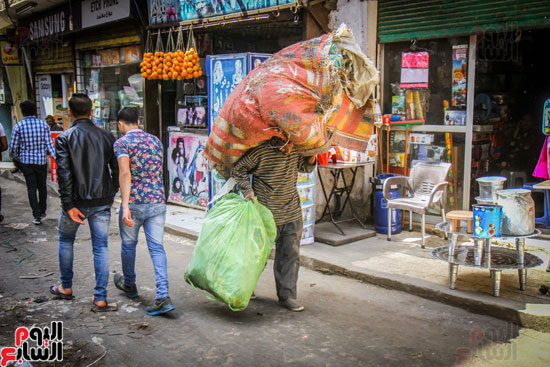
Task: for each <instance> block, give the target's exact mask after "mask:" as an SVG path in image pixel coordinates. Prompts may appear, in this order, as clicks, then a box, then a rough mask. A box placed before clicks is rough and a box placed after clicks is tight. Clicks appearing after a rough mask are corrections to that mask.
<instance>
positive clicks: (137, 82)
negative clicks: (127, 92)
mask: <svg viewBox="0 0 550 367" xmlns="http://www.w3.org/2000/svg"><path fill="white" fill-rule="evenodd" d="M128 83H129V84H130V87H132V88H134V89H135V90H136V92H138V93H143V80H142V76H141V74H133V75H130V76H129V77H128Z"/></svg>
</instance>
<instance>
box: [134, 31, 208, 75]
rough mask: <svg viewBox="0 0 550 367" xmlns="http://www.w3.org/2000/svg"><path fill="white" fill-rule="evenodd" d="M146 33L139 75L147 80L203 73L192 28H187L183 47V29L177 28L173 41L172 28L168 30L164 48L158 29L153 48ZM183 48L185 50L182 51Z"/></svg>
mask: <svg viewBox="0 0 550 367" xmlns="http://www.w3.org/2000/svg"><path fill="white" fill-rule="evenodd" d="M150 45H152V41H151V40H150V35H148V39H147V44H146V52H145V53H144V55H143V62H142V63H141V75H142V76H143V77H144V78H146V79H148V80H183V79H192V78H197V77H199V76H201V75H202V74H203V71H202V68H201V66H200V58H199V55H198V53H197V51H196V48H197V47H196V44H195V37H194V36H193V30H192V29H190V30H189V38H188V42H187V48H185V44H184V37H183V30H182V28H181V27H180V29H179V30H178V35H177V41H176V43H174V35H173V33H172V29H170V31H169V32H168V38H167V41H166V48H164V46H163V42H162V38H161V34H160V30H159V32H158V35H157V42H156V46H155V49H154V50H151V49H150ZM184 50H185V51H184Z"/></svg>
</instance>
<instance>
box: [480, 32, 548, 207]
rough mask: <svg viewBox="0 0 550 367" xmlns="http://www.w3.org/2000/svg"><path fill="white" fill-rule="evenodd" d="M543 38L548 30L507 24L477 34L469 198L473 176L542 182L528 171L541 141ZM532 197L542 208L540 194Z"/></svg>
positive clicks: (510, 183)
mask: <svg viewBox="0 0 550 367" xmlns="http://www.w3.org/2000/svg"><path fill="white" fill-rule="evenodd" d="M548 37H550V29H537V30H529V31H525V30H523V31H522V30H519V29H513V27H510V28H509V29H506V32H500V33H490V34H485V35H483V36H482V37H479V38H478V44H477V55H476V56H477V57H476V59H477V62H476V76H475V103H474V105H475V108H474V127H473V130H474V132H473V149H472V181H471V183H472V184H471V185H472V186H471V190H472V191H471V192H472V194H471V195H470V200H471V202H475V200H474V198H475V197H476V196H477V194H478V192H479V188H478V184H477V183H476V181H475V179H476V178H477V177H481V176H488V175H499V176H506V177H507V178H508V180H507V182H506V187H507V188H519V187H523V185H524V184H525V183H528V182H538V181H542V179H539V178H535V177H533V176H532V172H533V170H534V168H535V165H536V164H537V161H538V158H539V155H540V152H541V149H542V147H543V144H544V141H545V135H544V134H543V133H542V122H541V121H542V113H543V106H544V101H545V100H546V99H548V98H550V73H548V71H547V61H546V60H545V58H544V57H543V56H542V53H541V50H542V49H543V48H544V46H545V44H547V42H548V41H547V40H548ZM539 196H540V197H539ZM533 197H534V199H535V200H536V201H540V203H539V202H537V205H536V207H537V209H538V208H541V209H542V208H543V205H542V195H533ZM539 214H542V213H539Z"/></svg>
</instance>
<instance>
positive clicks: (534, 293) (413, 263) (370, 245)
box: [166, 205, 550, 332]
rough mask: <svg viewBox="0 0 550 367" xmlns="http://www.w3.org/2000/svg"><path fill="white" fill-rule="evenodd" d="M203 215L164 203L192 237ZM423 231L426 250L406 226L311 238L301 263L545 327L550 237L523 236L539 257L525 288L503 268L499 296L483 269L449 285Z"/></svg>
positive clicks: (432, 238) (434, 241)
mask: <svg viewBox="0 0 550 367" xmlns="http://www.w3.org/2000/svg"><path fill="white" fill-rule="evenodd" d="M205 215H206V213H205V212H204V211H201V210H195V209H190V208H184V207H179V206H175V205H169V210H168V216H167V220H166V223H167V231H168V232H170V233H172V234H179V235H183V236H185V237H189V238H195V239H196V238H198V234H199V233H200V228H201V225H202V223H203V221H204V217H205ZM427 234H428V235H429V237H428V238H427V239H426V249H422V248H421V247H420V233H419V232H408V231H403V232H401V233H400V234H398V235H394V236H392V241H391V242H388V241H387V240H386V236H385V235H380V234H377V236H376V237H372V238H368V239H364V240H360V241H357V242H353V243H350V244H347V245H343V246H339V247H333V246H329V245H325V244H323V243H318V242H315V243H313V244H311V245H304V246H302V249H301V263H302V266H306V267H308V268H310V269H313V270H317V271H320V272H323V273H326V274H338V275H343V276H346V277H349V278H353V279H357V280H360V281H363V282H368V283H372V284H375V285H378V286H381V287H384V288H388V289H394V290H399V291H404V292H407V293H410V294H414V295H416V296H420V297H423V298H427V299H431V300H434V301H438V302H442V303H445V304H449V305H452V306H456V307H461V308H464V309H466V310H468V311H471V312H476V313H480V314H485V315H490V316H493V317H497V318H500V319H504V320H507V321H511V322H514V323H516V324H518V325H520V326H524V327H529V328H532V329H537V330H540V331H545V332H550V296H545V295H541V294H540V293H539V292H538V289H539V287H540V285H541V284H547V285H550V273H547V272H546V271H545V269H546V265H547V264H548V261H549V258H550V241H546V240H541V239H528V240H527V241H526V251H527V252H529V253H531V254H533V255H536V256H538V257H540V258H541V259H542V260H543V264H542V265H540V266H538V267H536V268H531V269H529V270H528V271H527V288H526V290H525V291H520V290H519V279H518V272H517V271H516V270H505V271H503V272H502V279H501V287H500V297H494V296H493V295H492V291H493V282H492V279H491V278H490V276H489V271H488V270H484V269H476V268H473V267H466V266H460V267H459V271H458V280H457V282H456V287H455V289H454V290H452V289H450V288H449V279H448V275H449V266H448V264H447V263H446V262H444V261H441V260H437V259H434V258H433V257H432V256H431V250H433V249H434V248H436V247H439V246H446V245H447V241H445V240H444V239H443V238H442V237H439V236H438V235H437V234H434V233H431V232H430V231H429V230H427ZM460 243H461V241H459V244H460ZM498 245H499V246H502V247H510V245H511V244H507V243H505V242H502V243H499V244H498ZM512 248H515V247H512Z"/></svg>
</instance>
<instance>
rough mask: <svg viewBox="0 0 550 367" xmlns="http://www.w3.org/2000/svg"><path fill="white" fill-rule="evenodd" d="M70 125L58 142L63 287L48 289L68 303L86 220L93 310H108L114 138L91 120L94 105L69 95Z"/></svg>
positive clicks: (115, 183) (115, 188) (115, 167)
mask: <svg viewBox="0 0 550 367" xmlns="http://www.w3.org/2000/svg"><path fill="white" fill-rule="evenodd" d="M69 114H70V115H71V117H72V119H73V126H72V127H71V128H70V129H68V130H66V131H65V132H63V133H61V134H60V135H59V136H58V137H57V140H56V149H55V150H56V155H57V157H58V158H57V176H58V180H59V195H60V197H61V205H62V210H61V214H60V215H59V268H60V272H61V276H60V278H61V285H54V286H52V287H50V292H51V293H52V294H54V295H56V296H58V297H59V298H64V299H72V298H73V294H72V293H73V292H72V279H73V244H74V240H75V237H76V232H77V230H78V227H80V226H81V225H84V224H85V223H84V222H83V219H87V220H88V223H89V225H90V232H91V235H92V250H93V255H94V267H95V278H96V287H95V289H94V297H93V310H94V311H109V310H111V309H113V307H111V306H110V305H108V304H107V300H106V297H107V284H108V281H109V254H108V249H107V242H108V241H107V240H108V236H109V222H110V218H111V206H112V205H113V201H114V197H115V194H116V192H117V191H118V165H117V159H116V157H115V154H114V151H113V143H114V142H115V137H114V136H113V135H112V134H111V133H109V132H107V131H105V130H103V129H100V128H98V127H97V126H95V125H94V123H93V122H92V121H91V120H90V116H91V114H92V101H91V100H90V98H89V97H88V96H87V95H85V94H73V96H72V97H71V99H70V101H69Z"/></svg>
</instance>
